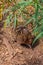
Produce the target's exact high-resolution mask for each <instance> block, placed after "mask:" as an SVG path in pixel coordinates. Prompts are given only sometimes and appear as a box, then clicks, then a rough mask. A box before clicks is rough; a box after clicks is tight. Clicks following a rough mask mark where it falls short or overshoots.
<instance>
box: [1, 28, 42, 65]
mask: <svg viewBox="0 0 43 65" xmlns="http://www.w3.org/2000/svg"><path fill="white" fill-rule="evenodd" d="M0 36H1V37H0V39H1V40H0V65H43V39H40V41H39V44H38V45H37V46H35V48H34V49H32V48H29V47H28V46H26V45H24V46H22V45H20V44H19V43H18V42H16V41H14V39H15V37H14V32H12V31H11V29H10V28H7V29H4V34H1V35H0Z"/></svg>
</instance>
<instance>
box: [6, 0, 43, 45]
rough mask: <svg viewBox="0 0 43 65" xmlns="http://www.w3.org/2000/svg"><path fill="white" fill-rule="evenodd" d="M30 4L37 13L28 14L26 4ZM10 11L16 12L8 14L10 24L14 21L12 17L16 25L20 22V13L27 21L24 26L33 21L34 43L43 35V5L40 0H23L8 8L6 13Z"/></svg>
mask: <svg viewBox="0 0 43 65" xmlns="http://www.w3.org/2000/svg"><path fill="white" fill-rule="evenodd" d="M30 5H31V6H33V7H34V8H35V13H34V14H32V15H30V14H28V13H27V11H26V6H30ZM9 11H12V12H14V14H13V13H12V14H11V15H8V17H7V23H8V24H9V23H10V22H12V21H11V19H13V22H14V27H16V26H17V22H18V18H17V16H18V14H19V15H21V16H22V17H23V19H24V20H25V21H26V22H25V23H24V26H26V25H27V24H29V23H30V22H32V23H33V34H34V35H35V37H36V38H35V39H34V40H33V44H34V43H35V42H36V40H37V39H39V38H41V37H43V6H42V4H41V3H40V0H26V1H24V0H22V1H21V2H19V3H18V4H15V5H14V6H13V7H9V8H8V9H7V10H5V13H6V12H9ZM16 11H18V13H15V12H16ZM26 15H28V16H30V18H27V16H26Z"/></svg>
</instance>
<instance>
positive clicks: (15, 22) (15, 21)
mask: <svg viewBox="0 0 43 65" xmlns="http://www.w3.org/2000/svg"><path fill="white" fill-rule="evenodd" d="M16 26H17V16H16V14H15V17H14V28H16Z"/></svg>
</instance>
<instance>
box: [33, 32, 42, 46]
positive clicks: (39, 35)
mask: <svg viewBox="0 0 43 65" xmlns="http://www.w3.org/2000/svg"><path fill="white" fill-rule="evenodd" d="M41 37H43V32H41V33H39V34H38V35H37V36H36V38H35V39H34V41H33V43H32V45H34V44H35V42H36V41H37V40H38V39H39V38H41Z"/></svg>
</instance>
